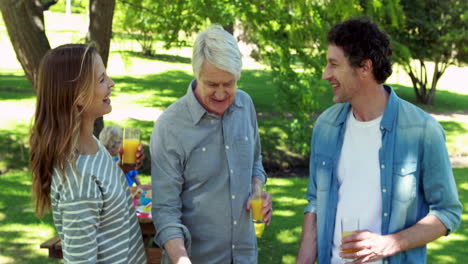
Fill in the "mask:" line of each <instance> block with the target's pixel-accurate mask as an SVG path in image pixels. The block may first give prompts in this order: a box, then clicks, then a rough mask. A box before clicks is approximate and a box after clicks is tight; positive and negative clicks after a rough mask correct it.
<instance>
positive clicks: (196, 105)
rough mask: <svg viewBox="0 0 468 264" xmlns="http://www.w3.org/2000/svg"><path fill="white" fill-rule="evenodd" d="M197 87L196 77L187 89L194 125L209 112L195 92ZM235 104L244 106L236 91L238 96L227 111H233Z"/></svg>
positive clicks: (239, 106)
mask: <svg viewBox="0 0 468 264" xmlns="http://www.w3.org/2000/svg"><path fill="white" fill-rule="evenodd" d="M196 87H197V80H196V79H194V80H192V81H191V82H190V84H189V86H188V89H187V93H186V96H187V101H188V108H189V111H190V114H191V115H192V121H193V124H194V125H196V124H197V123H198V122H199V121H200V119H202V117H203V116H204V115H205V114H208V113H209V112H208V111H206V109H205V108H204V107H203V106H202V105H201V104H200V102H198V99H197V97H196V96H195V92H194V91H195V88H196ZM233 105H234V106H235V107H238V108H241V107H243V106H244V104H243V103H242V101H241V99H240V97H239V93H238V92H236V98H234V103H233V104H232V105H231V106H229V107H228V109H227V110H226V112H231V111H233V107H232V106H233Z"/></svg>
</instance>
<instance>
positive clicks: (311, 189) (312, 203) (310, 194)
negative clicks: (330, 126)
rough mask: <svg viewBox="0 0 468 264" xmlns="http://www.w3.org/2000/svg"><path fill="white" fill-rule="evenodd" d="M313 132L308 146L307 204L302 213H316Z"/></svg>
mask: <svg viewBox="0 0 468 264" xmlns="http://www.w3.org/2000/svg"><path fill="white" fill-rule="evenodd" d="M314 141H315V130H314V133H313V135H312V140H311V144H310V150H311V151H310V160H309V185H308V186H307V193H306V198H307V201H308V204H307V206H306V208H305V209H304V213H308V212H311V213H316V212H317V181H316V173H315V151H314V144H315V142H314Z"/></svg>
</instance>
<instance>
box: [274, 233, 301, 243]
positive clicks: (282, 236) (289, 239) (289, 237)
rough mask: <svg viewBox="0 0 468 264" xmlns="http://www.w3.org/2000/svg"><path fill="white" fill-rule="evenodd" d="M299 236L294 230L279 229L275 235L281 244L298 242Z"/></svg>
mask: <svg viewBox="0 0 468 264" xmlns="http://www.w3.org/2000/svg"><path fill="white" fill-rule="evenodd" d="M299 238H300V236H298V234H297V232H296V231H295V230H281V231H280V232H279V233H278V234H277V235H276V239H278V241H280V242H281V243H283V244H292V243H299V242H300V241H299Z"/></svg>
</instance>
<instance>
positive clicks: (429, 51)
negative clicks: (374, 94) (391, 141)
mask: <svg viewBox="0 0 468 264" xmlns="http://www.w3.org/2000/svg"><path fill="white" fill-rule="evenodd" d="M400 4H401V7H402V15H401V19H402V22H401V24H400V25H398V26H397V27H395V26H392V25H385V26H386V29H387V31H388V32H389V33H390V35H391V37H392V38H393V43H394V46H395V48H396V55H397V56H396V57H395V58H396V61H397V62H398V63H399V64H401V65H402V66H403V68H404V70H405V71H406V72H407V73H408V75H409V76H410V78H411V81H412V83H413V88H414V92H415V95H416V99H417V101H418V102H420V103H423V104H428V105H432V104H433V103H434V98H435V94H436V88H437V83H438V81H439V80H440V78H441V77H442V75H443V74H444V72H445V70H446V69H447V68H448V66H450V65H458V66H460V65H463V64H466V63H468V34H467V27H468V26H467V25H468V11H467V10H468V2H467V1H463V0H460V1H459V0H446V1H438V0H401V1H400ZM427 61H431V62H433V63H434V70H433V73H432V78H430V72H429V71H428V69H427V65H426V63H427ZM413 62H416V65H414V63H413Z"/></svg>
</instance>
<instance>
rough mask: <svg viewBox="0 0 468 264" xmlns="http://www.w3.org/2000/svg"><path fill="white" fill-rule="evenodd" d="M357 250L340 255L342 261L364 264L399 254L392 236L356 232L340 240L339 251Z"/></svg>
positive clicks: (398, 247) (396, 243) (366, 231)
mask: <svg viewBox="0 0 468 264" xmlns="http://www.w3.org/2000/svg"><path fill="white" fill-rule="evenodd" d="M351 249H354V250H357V251H356V252H352V253H343V252H341V253H340V257H342V258H344V259H354V261H353V262H349V263H355V264H357V263H366V262H370V261H374V260H378V259H382V258H385V257H388V256H392V255H394V254H396V253H398V252H400V245H399V243H398V241H397V240H396V239H395V237H394V236H393V235H385V236H382V235H379V234H376V233H372V232H370V231H368V230H362V231H358V232H357V233H355V234H352V235H349V236H346V237H344V238H343V240H342V244H341V250H342V251H343V250H351Z"/></svg>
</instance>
